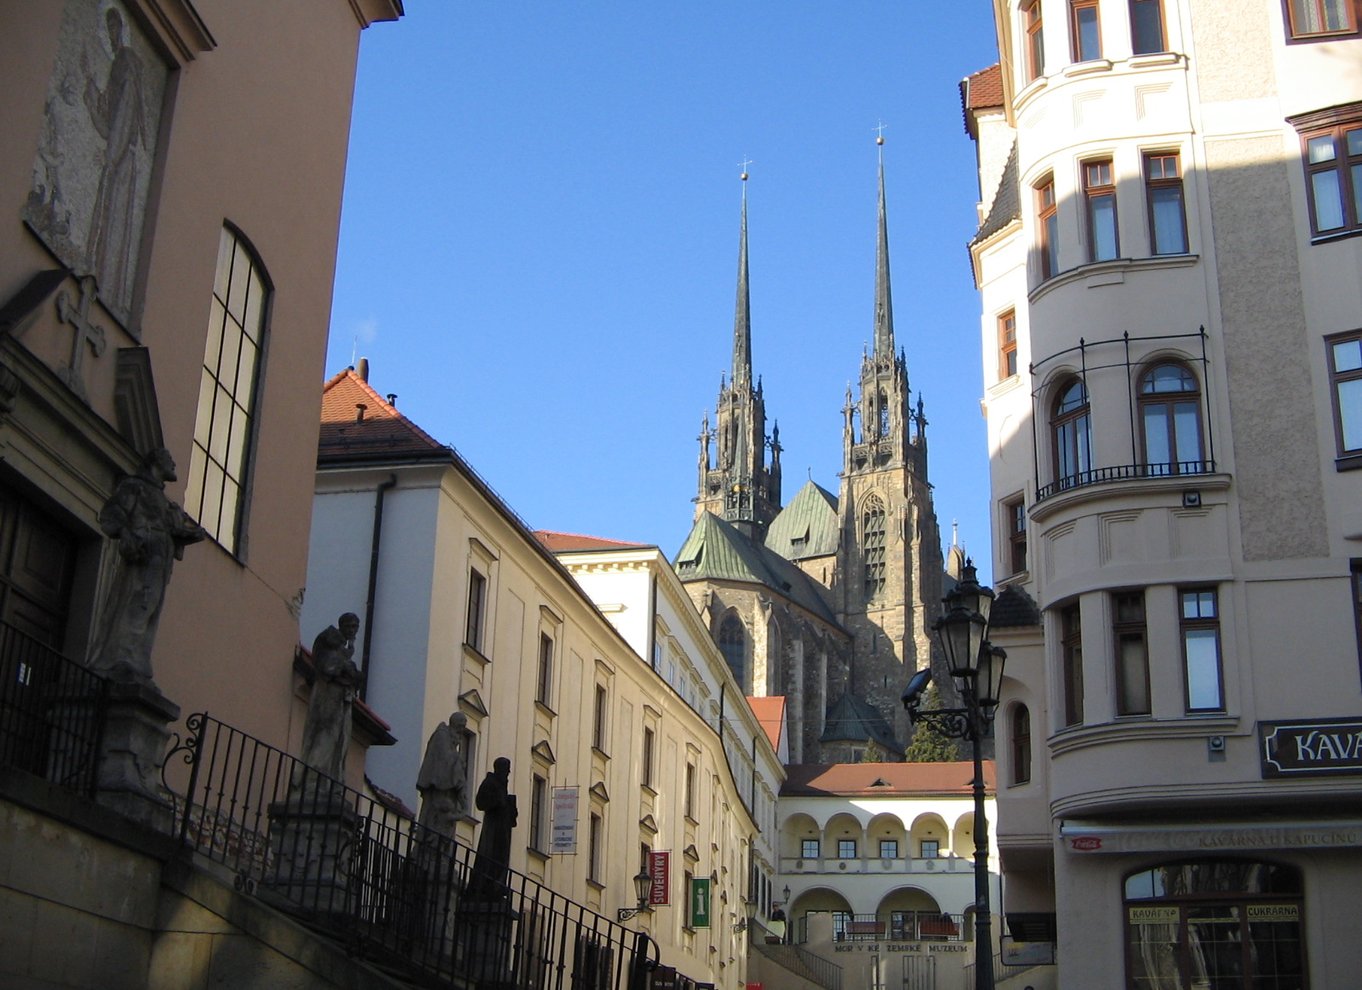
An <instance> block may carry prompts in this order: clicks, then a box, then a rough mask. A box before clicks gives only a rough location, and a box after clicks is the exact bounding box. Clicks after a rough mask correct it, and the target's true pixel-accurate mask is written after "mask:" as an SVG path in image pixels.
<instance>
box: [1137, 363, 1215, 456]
mask: <svg viewBox="0 0 1362 990" xmlns="http://www.w3.org/2000/svg"><path fill="white" fill-rule="evenodd" d="M1140 424H1141V432H1142V434H1143V437H1144V463H1145V469H1146V470H1147V471H1148V472H1149V473H1150V474H1151V475H1163V474H1197V473H1199V472H1201V471H1202V470H1204V468H1203V466H1202V457H1201V389H1200V388H1199V387H1198V385H1197V380H1196V376H1195V375H1193V374H1192V372H1191V370H1190V369H1189V368H1188V367H1187V366H1186V365H1184V364H1180V363H1178V362H1174V361H1166V362H1164V363H1162V364H1156V365H1154V366H1153V367H1152V368H1150V369H1149V370H1147V371H1146V372H1145V373H1144V374H1143V375H1141V376H1140Z"/></svg>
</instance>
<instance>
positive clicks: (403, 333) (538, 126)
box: [327, 0, 997, 576]
mask: <svg viewBox="0 0 1362 990" xmlns="http://www.w3.org/2000/svg"><path fill="white" fill-rule="evenodd" d="M406 9H407V14H406V16H405V17H404V18H403V19H402V20H401V21H399V22H397V23H396V24H379V25H375V26H374V27H372V28H370V29H369V30H367V31H365V32H364V35H363V41H362V43H361V48H360V59H359V76H358V82H357V84H356V92H355V113H354V123H353V128H352V132H351V146H350V160H349V169H348V173H347V179H346V189H345V202H344V208H343V213H342V223H341V237H340V255H339V259H338V265H337V270H336V290H335V302H334V307H333V312H332V323H331V337H330V349H329V353H328V357H327V373H328V374H333V373H335V372H336V371H339V370H341V369H342V368H344V367H345V366H346V365H347V364H349V363H350V362H351V358H352V354H358V355H359V356H365V357H368V358H369V360H370V363H371V368H372V371H371V375H370V383H371V384H372V385H373V386H374V387H375V388H376V389H377V390H378V391H379V392H380V393H389V392H393V393H396V394H397V396H398V400H397V404H398V407H399V408H400V409H402V410H403V411H404V412H405V413H406V414H407V415H408V416H410V417H411V418H412V419H413V420H414V421H415V422H416V423H418V424H419V425H421V426H422V427H423V428H424V429H426V430H427V431H428V432H429V433H431V434H432V435H433V436H435V437H436V438H437V439H439V440H441V441H443V442H446V443H450V444H452V445H453V446H455V447H456V448H458V449H459V451H460V452H461V453H463V455H464V456H465V457H467V458H468V459H469V461H470V462H471V463H472V464H473V465H474V467H475V468H476V469H477V470H478V471H479V473H480V474H482V475H483V477H484V478H485V479H486V480H487V481H488V482H489V483H490V484H491V485H492V486H493V487H494V488H495V489H496V490H497V491H498V492H499V493H500V494H501V495H502V496H503V497H504V498H505V499H506V500H507V501H508V502H509V503H510V504H511V506H512V507H513V508H514V509H515V510H516V511H517V512H518V513H519V514H520V515H521V516H522V518H524V519H525V520H526V521H527V522H528V523H529V524H530V525H531V526H533V527H535V528H545V529H557V530H562V531H566V532H576V533H587V534H591V535H596V536H605V537H611V538H615V539H623V540H631V541H638V542H646V543H655V544H657V545H658V546H660V547H661V548H662V549H663V550H664V551H665V552H666V553H667V554H668V555H671V554H674V553H675V551H676V550H677V549H678V548H679V547H680V545H681V542H682V540H683V539H684V537H685V534H686V532H687V531H688V529H689V527H690V521H691V515H692V512H693V505H692V503H691V499H692V497H693V496H694V495H695V489H696V462H697V456H698V444H697V441H696V437H697V435H698V433H699V428H700V418H701V414H702V413H703V412H705V410H707V409H712V408H713V404H714V400H715V396H716V394H717V391H718V387H719V378H720V374H721V373H723V372H725V371H727V370H728V362H729V359H730V353H731V342H732V333H733V304H734V290H735V283H736V273H737V247H738V223H739V205H740V199H741V183H740V180H739V177H738V176H739V172H740V171H741V169H740V168H739V163H741V162H742V161H743V160H744V159H751V161H752V164H751V165H750V166H749V173H750V176H751V178H750V180H749V182H748V189H747V192H748V225H749V251H750V259H751V295H752V352H753V368H754V373H755V374H758V375H760V376H762V379H763V382H764V386H765V394H766V409H767V417H768V429H769V427H770V425H771V421H772V420H775V421H778V423H779V425H780V438H781V442H782V445H783V446H784V454H783V456H782V462H783V465H784V472H785V486H784V497H785V499H786V500H787V501H788V500H789V498H791V497H793V495H794V493H795V492H796V491H797V490H798V488H799V487H800V486H801V485H802V484H803V483H804V481H805V480H806V479H807V478H808V477H810V476H812V478H813V479H814V480H815V481H817V482H819V483H820V484H821V485H823V486H824V487H825V488H828V489H829V490H831V491H833V492H834V493H836V491H837V484H838V480H837V472H838V471H839V470H840V468H841V457H842V450H841V427H842V420H841V407H842V402H843V398H844V394H845V391H846V386H847V382H848V381H849V380H851V379H854V378H855V376H856V375H857V373H858V369H859V362H860V354H861V349H862V347H863V346H864V344H865V343H866V342H867V341H868V340H869V338H870V334H871V317H872V300H873V296H872V292H873V286H874V260H875V215H876V213H875V210H876V201H875V188H876V187H875V169H876V148H875V127H876V125H877V123H879V122H881V121H882V122H883V123H884V124H885V125H886V126H885V131H884V135H885V141H886V143H885V146H884V154H885V159H884V160H885V174H886V186H887V199H888V209H889V235H890V259H891V264H892V273H893V274H892V281H893V291H894V321H895V332H896V335H897V340H898V343H899V345H900V346H901V347H903V348H904V349H905V350H906V352H907V359H908V370H909V377H910V381H911V384H912V387H913V389H914V391H915V392H916V391H917V390H919V389H920V390H921V391H922V393H923V396H924V401H925V404H926V412H927V417H928V420H929V421H930V425H929V426H928V431H927V436H928V443H929V448H930V458H931V467H930V471H931V480H932V481H933V483H934V485H935V491H936V510H937V516H938V519H939V521H940V523H941V529H942V535H943V539H944V540H945V541H946V542H947V543H949V540H950V529H951V522H952V520H956V519H958V520H959V524H960V537H961V542H962V543H963V544H964V545H965V546H966V547H967V548H968V549H969V550H970V551H971V552H972V553H973V554H974V555H975V556H977V557H979V558H981V559H980V560H979V564H980V573H981V576H986V575H987V574H988V572H989V567H988V566H987V560H988V556H989V554H988V551H987V547H988V540H989V531H988V494H987V493H988V458H987V451H986V445H985V434H984V423H983V419H982V417H981V415H980V411H979V398H980V394H981V391H982V375H981V371H980V357H979V329H978V328H979V319H980V317H979V301H978V296H977V294H976V292H975V290H974V288H973V284H972V282H971V279H970V272H969V260H968V253H967V251H966V247H965V244H966V242H967V241H968V240H969V238H970V236H971V235H972V234H973V232H974V229H975V227H976V226H977V223H976V217H975V202H976V200H977V198H978V189H977V180H976V177H975V171H974V148H973V144H972V142H971V141H970V140H969V138H968V136H967V135H966V134H965V132H964V129H963V124H962V117H961V112H960V103H959V93H958V88H957V87H958V84H959V81H960V80H961V79H962V78H963V77H964V76H966V75H968V74H969V73H971V72H974V71H977V70H978V69H981V68H983V67H985V66H987V65H989V64H991V63H992V62H994V61H996V60H997V50H996V47H995V44H994V38H993V31H992V12H991V5H990V4H988V3H986V2H985V0H963V2H960V3H954V4H929V3H925V2H923V0H894V2H890V0H880V2H858V0H837V2H833V0H827V2H806V0H781V2H776V0H769V2H768V0H753V2H745V3H740V2H736V0H729V2H719V0H706V2H689V3H681V2H674V3H645V2H636V3H623V2H604V0H583V2H575V3H569V2H558V0H553V2H550V0H538V2H525V0H506V2H497V3H493V2H490V0H487V2H452V0H406Z"/></svg>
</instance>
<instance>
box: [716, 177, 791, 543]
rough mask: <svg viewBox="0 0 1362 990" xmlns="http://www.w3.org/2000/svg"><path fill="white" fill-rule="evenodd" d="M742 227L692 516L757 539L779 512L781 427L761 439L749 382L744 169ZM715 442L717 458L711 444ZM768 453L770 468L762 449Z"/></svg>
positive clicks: (757, 404) (760, 411)
mask: <svg viewBox="0 0 1362 990" xmlns="http://www.w3.org/2000/svg"><path fill="white" fill-rule="evenodd" d="M742 183H743V186H742V190H743V193H742V226H741V232H740V234H739V239H738V299H737V307H736V311H735V314H734V317H733V367H732V369H731V372H730V374H729V375H728V376H726V377H723V378H721V379H720V381H719V398H718V401H717V407H716V411H715V423H714V426H713V429H711V427H710V422H709V416H708V414H706V415H705V418H704V421H703V423H702V424H701V428H700V438H699V439H700V464H699V475H700V477H699V493H698V495H697V496H696V499H695V518H696V519H697V520H698V519H700V517H701V516H702V515H703V514H704V513H706V512H709V513H713V514H714V515H716V516H718V517H719V518H721V519H723V520H725V521H726V522H729V523H732V524H733V525H734V526H735V527H736V528H737V529H738V530H739V531H741V532H742V533H744V534H745V535H746V536H748V537H750V538H752V539H755V540H761V539H762V538H763V537H764V536H765V534H766V527H767V526H768V525H769V524H770V522H771V520H772V519H773V518H775V515H776V513H778V512H779V511H780V430H779V427H776V428H775V429H773V430H772V432H771V439H770V441H769V442H768V441H767V438H766V404H765V401H764V400H763V398H762V388H761V379H760V378H758V379H757V382H756V385H755V387H754V386H753V384H752V311H751V306H750V303H749V299H748V289H747V173H746V172H743V173H742ZM714 441H717V447H718V450H717V451H716V452H715V454H716V456H715V457H713V458H711V450H710V444H711V442H714ZM768 447H769V449H770V451H771V461H770V464H769V466H768V465H767V463H766V451H767V448H768Z"/></svg>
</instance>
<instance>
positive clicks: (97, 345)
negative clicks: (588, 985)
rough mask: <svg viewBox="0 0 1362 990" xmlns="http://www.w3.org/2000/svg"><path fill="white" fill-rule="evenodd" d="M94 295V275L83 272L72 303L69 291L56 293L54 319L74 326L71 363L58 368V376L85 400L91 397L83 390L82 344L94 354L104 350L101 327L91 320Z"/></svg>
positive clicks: (101, 352)
mask: <svg viewBox="0 0 1362 990" xmlns="http://www.w3.org/2000/svg"><path fill="white" fill-rule="evenodd" d="M94 298H95V278H94V276H93V275H85V276H83V277H82V278H81V280H80V301H79V302H76V303H72V301H71V294H70V293H69V292H67V291H66V290H65V289H63V290H62V291H61V292H59V293H57V319H59V320H61V322H63V323H69V324H71V326H73V327H74V328H75V331H76V332H75V339H74V340H73V341H72V343H71V363H70V364H68V365H67V366H66V367H64V368H60V369H58V371H57V377H58V378H60V379H61V380H62V383H63V384H64V385H66V387H67V388H69V389H70V390H71V391H72V392H75V393H76V395H78V396H80V397H81V399H83V400H84V401H85V402H87V403H88V402H89V401H90V397H89V395H88V394H86V391H85V379H84V376H82V375H81V370H80V367H81V364H82V363H83V361H84V358H85V348H86V347H87V346H88V347H89V348H90V350H92V351H94V352H95V357H99V356H100V355H101V354H103V353H104V328H103V327H101V326H97V325H96V324H94V323H91V322H90V304H91V303H92V302H94Z"/></svg>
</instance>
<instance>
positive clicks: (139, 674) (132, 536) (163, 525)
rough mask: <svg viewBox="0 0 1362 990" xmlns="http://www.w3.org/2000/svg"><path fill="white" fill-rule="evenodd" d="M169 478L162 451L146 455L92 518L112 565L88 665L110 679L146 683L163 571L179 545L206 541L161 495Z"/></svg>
mask: <svg viewBox="0 0 1362 990" xmlns="http://www.w3.org/2000/svg"><path fill="white" fill-rule="evenodd" d="M174 480H175V461H174V460H173V459H172V458H171V456H170V451H168V450H166V449H165V448H164V447H162V448H158V449H156V450H152V451H149V452H148V453H147V454H146V455H145V456H143V458H142V463H141V465H140V467H139V468H138V470H137V473H136V474H133V475H129V476H127V477H125V478H123V479H122V480H121V481H119V482H118V485H117V487H115V488H114V492H113V495H112V496H110V498H109V500H108V501H107V502H105V503H104V508H103V509H101V510H100V513H99V527H100V529H102V530H103V531H104V533H105V535H106V536H108V537H109V538H110V539H113V540H116V541H117V542H118V561H117V565H116V567H115V570H114V577H113V580H112V582H110V585H109V593H108V597H107V598H106V599H105V601H104V612H103V618H102V623H101V631H100V636H99V638H98V640H97V642H96V646H95V651H94V654H93V657H92V659H91V661H90V667H91V668H92V669H93V670H96V671H98V672H100V673H102V674H106V675H108V676H110V677H112V678H113V679H115V680H119V681H133V682H139V683H144V684H150V683H151V648H152V645H153V644H154V643H155V641H156V627H157V625H158V624H159V622H160V619H161V605H162V603H163V602H164V601H165V596H166V585H168V584H169V583H170V571H171V567H172V566H173V565H174V563H175V561H177V560H180V559H182V558H183V557H184V548H185V547H187V546H189V545H190V544H191V543H198V542H199V541H200V540H202V539H203V538H204V537H206V536H207V535H208V534H207V533H206V532H205V531H204V529H203V527H201V526H199V525H198V524H197V523H196V522H194V521H193V520H192V519H190V518H189V516H187V515H186V514H185V511H184V510H183V509H181V508H180V507H179V506H178V505H177V504H176V503H174V502H172V501H171V500H170V499H169V498H167V497H166V493H165V486H166V482H168V481H174Z"/></svg>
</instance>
